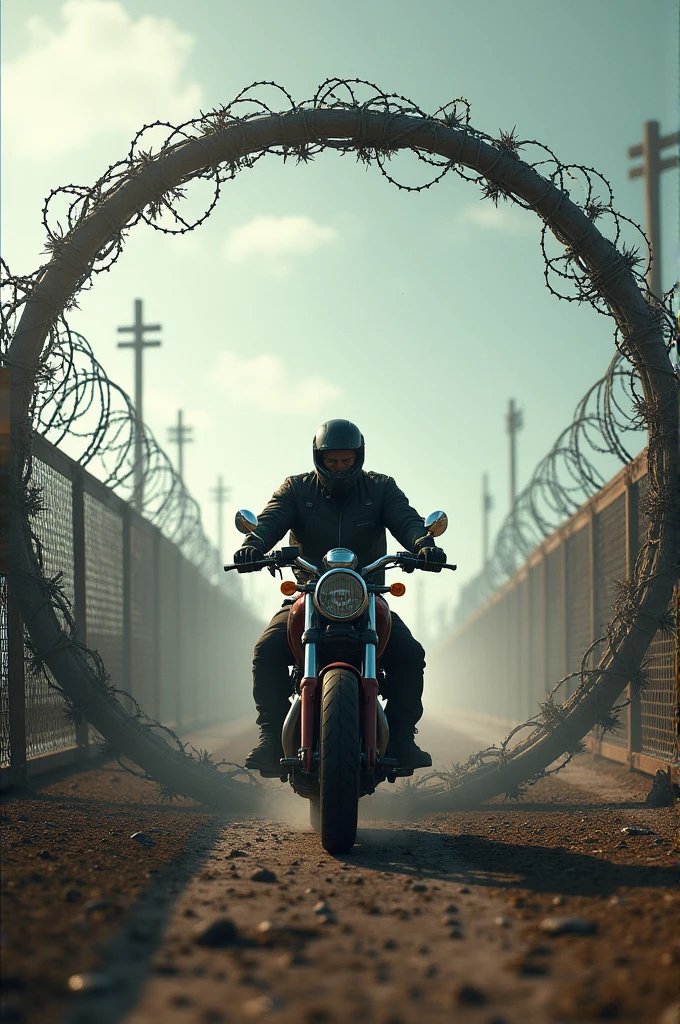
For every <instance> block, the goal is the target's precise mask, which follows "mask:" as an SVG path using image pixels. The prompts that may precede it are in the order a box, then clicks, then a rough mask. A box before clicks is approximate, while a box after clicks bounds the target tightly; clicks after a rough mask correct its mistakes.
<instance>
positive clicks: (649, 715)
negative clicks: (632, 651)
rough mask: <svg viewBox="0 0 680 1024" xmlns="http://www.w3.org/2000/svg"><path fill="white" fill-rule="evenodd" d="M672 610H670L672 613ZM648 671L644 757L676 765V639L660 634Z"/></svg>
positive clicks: (642, 711) (647, 663)
mask: <svg viewBox="0 0 680 1024" xmlns="http://www.w3.org/2000/svg"><path fill="white" fill-rule="evenodd" d="M669 610H670V609H669ZM645 667H646V669H647V673H648V676H649V680H650V681H649V685H648V686H647V687H646V688H645V689H644V690H643V692H642V694H641V695H640V716H641V720H642V721H641V725H642V753H643V754H650V755H651V756H652V757H658V758H661V759H662V760H665V761H675V760H678V759H679V757H680V751H678V720H677V711H678V708H677V696H676V693H675V687H674V685H673V677H674V675H675V637H674V636H673V633H671V632H669V633H665V634H664V633H661V632H658V633H657V634H656V636H655V637H654V639H653V640H652V642H651V644H650V646H649V650H648V651H647V658H646V659H645Z"/></svg>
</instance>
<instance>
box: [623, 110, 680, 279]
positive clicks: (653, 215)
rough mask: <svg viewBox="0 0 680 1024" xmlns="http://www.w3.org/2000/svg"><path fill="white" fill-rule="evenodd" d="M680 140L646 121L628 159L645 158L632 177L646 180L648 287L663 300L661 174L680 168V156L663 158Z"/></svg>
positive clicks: (678, 135) (676, 134)
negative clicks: (648, 252) (648, 253)
mask: <svg viewBox="0 0 680 1024" xmlns="http://www.w3.org/2000/svg"><path fill="white" fill-rule="evenodd" d="M679 141H680V133H679V132H671V134H670V135H660V134H659V122H658V121H645V123H644V124H643V126H642V142H641V143H639V144H638V145H637V146H631V147H630V148H629V150H628V157H629V159H631V160H635V159H636V157H640V156H641V157H642V164H639V165H638V166H637V167H630V168H629V169H628V177H629V178H644V179H645V232H646V234H647V238H648V240H649V247H650V249H651V254H652V259H651V264H650V267H649V270H648V271H647V287H648V288H649V290H650V292H652V294H653V295H656V296H657V298H660V297H661V295H662V294H663V291H662V284H661V213H660V201H659V193H660V188H659V185H660V181H661V172H662V171H667V170H670V168H671V167H677V166H678V154H677V153H675V154H674V155H673V156H668V157H666V158H665V159H662V158H661V153H662V150H664V149H667V148H668V147H669V146H677V145H678V142H679Z"/></svg>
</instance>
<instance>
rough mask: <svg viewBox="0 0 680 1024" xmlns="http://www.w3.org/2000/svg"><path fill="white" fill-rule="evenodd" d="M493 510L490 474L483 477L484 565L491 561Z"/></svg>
mask: <svg viewBox="0 0 680 1024" xmlns="http://www.w3.org/2000/svg"><path fill="white" fill-rule="evenodd" d="M492 508H493V496H492V495H491V494H490V493H489V474H488V473H484V474H483V476H482V560H483V561H482V564H483V565H484V566H486V563H487V562H488V561H489V513H490V512H491V509H492Z"/></svg>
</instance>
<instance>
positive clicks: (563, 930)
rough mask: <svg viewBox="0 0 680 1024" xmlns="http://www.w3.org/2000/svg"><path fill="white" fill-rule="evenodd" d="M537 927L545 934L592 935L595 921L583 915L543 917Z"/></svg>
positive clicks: (595, 928)
mask: <svg viewBox="0 0 680 1024" xmlns="http://www.w3.org/2000/svg"><path fill="white" fill-rule="evenodd" d="M539 927H540V929H541V931H543V932H545V933H546V934H547V935H594V934H595V932H596V931H597V924H596V923H595V921H589V920H587V918H585V917H545V918H544V919H543V920H542V921H541V923H540V925H539Z"/></svg>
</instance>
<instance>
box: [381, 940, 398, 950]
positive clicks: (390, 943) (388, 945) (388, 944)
mask: <svg viewBox="0 0 680 1024" xmlns="http://www.w3.org/2000/svg"><path fill="white" fill-rule="evenodd" d="M398 948H399V947H398V945H397V943H396V942H395V940H394V939H385V941H384V942H383V949H398Z"/></svg>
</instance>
